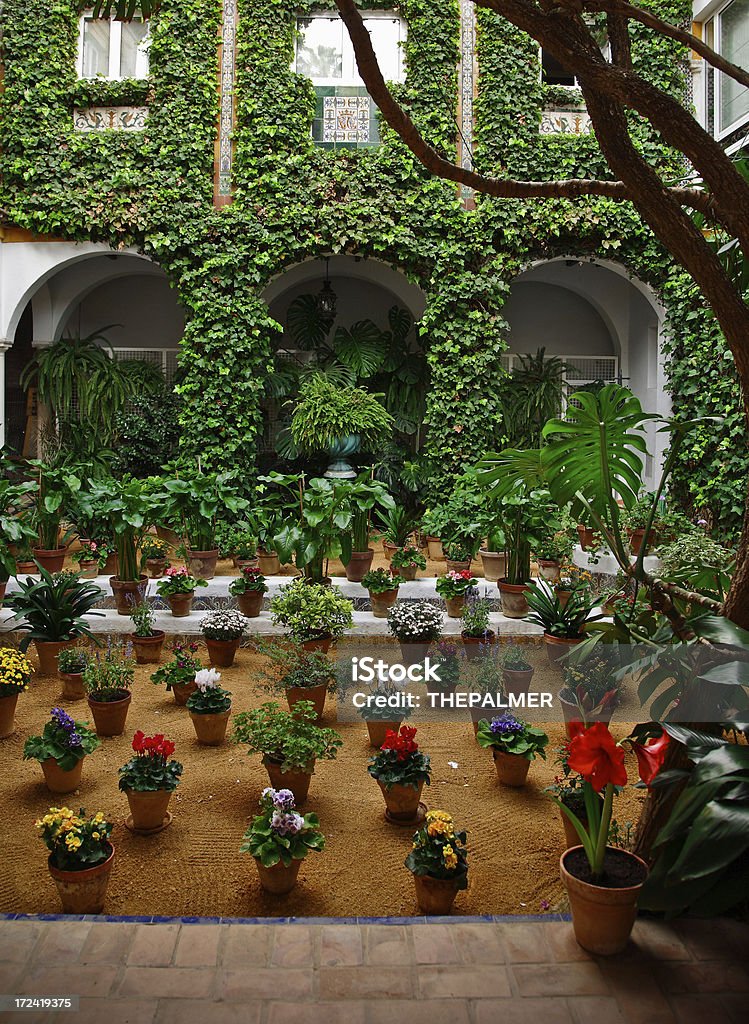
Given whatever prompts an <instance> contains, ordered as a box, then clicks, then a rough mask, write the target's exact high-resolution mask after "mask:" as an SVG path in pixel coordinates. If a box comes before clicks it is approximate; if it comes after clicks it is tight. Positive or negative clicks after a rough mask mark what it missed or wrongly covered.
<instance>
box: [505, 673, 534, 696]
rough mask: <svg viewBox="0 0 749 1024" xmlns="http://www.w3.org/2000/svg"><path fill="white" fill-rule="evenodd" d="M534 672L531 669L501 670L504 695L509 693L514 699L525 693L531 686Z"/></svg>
mask: <svg viewBox="0 0 749 1024" xmlns="http://www.w3.org/2000/svg"><path fill="white" fill-rule="evenodd" d="M534 671H535V670H534V669H532V668H527V669H518V668H504V669H502V682H503V683H504V687H505V693H507V694H510V693H511V694H512V695H513V696H515V697H519V696H520V694H521V693H527V692H528V687H529V686H530V685H531V679H532V678H533V672H534Z"/></svg>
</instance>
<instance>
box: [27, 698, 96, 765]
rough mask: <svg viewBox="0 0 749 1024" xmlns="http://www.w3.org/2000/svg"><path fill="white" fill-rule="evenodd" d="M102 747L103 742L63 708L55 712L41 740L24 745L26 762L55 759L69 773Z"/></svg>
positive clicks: (32, 739)
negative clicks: (83, 759) (87, 756)
mask: <svg viewBox="0 0 749 1024" xmlns="http://www.w3.org/2000/svg"><path fill="white" fill-rule="evenodd" d="M100 746H101V740H100V739H99V737H98V736H97V735H96V733H95V732H92V731H91V729H89V728H88V727H87V726H86V723H85V722H76V721H74V720H73V719H72V718H70V716H69V715H67V714H65V712H62V711H61V710H60V708H53V710H52V717H51V719H50V721H49V722H46V723H45V726H44V729H43V730H42V734H41V736H29V738H28V739H27V740H26V742H25V743H24V746H23V759H24V761H40V762H41V761H46V760H47V759H48V758H53V759H54V760H55V761H56V762H57V767H58V768H59V769H60V770H61V771H63V772H69V771H72V769H73V768H75V766H76V765H77V764H78V762H79V761H80V760H81V759H82V758H84V757H85V756H86V755H87V754H93V752H94V751H95V750H97V749H98V748H99V747H100Z"/></svg>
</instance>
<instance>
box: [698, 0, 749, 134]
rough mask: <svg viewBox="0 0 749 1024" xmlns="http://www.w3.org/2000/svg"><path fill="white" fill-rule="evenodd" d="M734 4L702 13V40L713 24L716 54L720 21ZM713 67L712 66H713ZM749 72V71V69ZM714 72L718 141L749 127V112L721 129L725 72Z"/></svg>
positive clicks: (714, 128) (709, 8)
mask: <svg viewBox="0 0 749 1024" xmlns="http://www.w3.org/2000/svg"><path fill="white" fill-rule="evenodd" d="M733 2H734V0H727V3H722V4H720V5H709V6H708V7H707V9H705V10H704V11H702V12H701V21H700V24H701V26H702V38H703V39H705V38H706V37H707V28H708V25H710V24H712V30H713V49H714V50H715V52H716V53H721V50H720V36H721V24H720V19H721V18H722V16H723V14H724V12H725V11H726V10H727V9H728V8H729V7H730V6H731V4H732V3H733ZM704 64H705V75H704V83H703V95H704V105H705V125H707V111H708V94H707V89H708V76H707V65H708V62H707V61H704ZM711 67H712V65H711ZM747 70H749V68H748V69H747ZM712 71H713V136H714V138H716V139H718V140H721V139H725V138H727V137H728V136H729V135H732V134H733V133H734V132H735V131H737V130H738V129H739V128H742V127H744V126H749V110H748V111H747V112H746V113H744V114H742V115H741V116H740V117H738V118H736V120H735V121H732V122H731V124H729V125H728V126H727V127H726V128H721V127H720V112H721V106H722V95H721V94H722V91H723V82H724V80H725V79H724V74H723V72H722V71H719V70H718V68H713V69H712Z"/></svg>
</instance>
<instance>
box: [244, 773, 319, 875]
mask: <svg viewBox="0 0 749 1024" xmlns="http://www.w3.org/2000/svg"><path fill="white" fill-rule="evenodd" d="M260 807H261V811H260V814H258V815H257V816H256V817H255V818H253V820H252V824H251V825H250V827H249V828H248V829H247V831H246V832H245V834H244V842H243V843H242V845H241V846H240V847H239V851H240V853H249V854H251V855H252V856H253V857H255V858H256V859H257V860H259V861H260V863H261V864H262V865H263V867H264V868H272V867H273V866H274V865H275V864H278V863H279V862H280V863H281V864H283V866H284V867H287V868H288V867H290V865H291V862H292V861H294V860H304V858H305V857H306V856H307V854H308V853H309V852H310V850H315V851H317V852H318V853H319V852H320V851H321V850H323V849H324V848H325V836H324V835H323V834H322V832H321V831H320V828H319V825H320V821H319V819H318V817H317V815H316V814H305V815H301V814H298V813H297V811H296V804H295V802H294V794H293V793H292V792H291V790H290V789H271V787H270V786H269V787H267V788H266V789H264V790H263V792H262V795H261V797H260Z"/></svg>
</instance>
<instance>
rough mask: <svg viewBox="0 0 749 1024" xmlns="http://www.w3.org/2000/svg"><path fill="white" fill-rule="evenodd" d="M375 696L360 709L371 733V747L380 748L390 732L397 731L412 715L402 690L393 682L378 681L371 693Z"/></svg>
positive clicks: (368, 731)
mask: <svg viewBox="0 0 749 1024" xmlns="http://www.w3.org/2000/svg"><path fill="white" fill-rule="evenodd" d="M371 696H372V697H373V698H374V699H373V700H371V701H369V702H368V703H367V704H365V705H364V707H362V708H361V709H360V710H359V714H360V715H361V717H362V718H363V719H364V721H365V723H366V726H367V733H368V734H369V745H370V747H376V748H377V750H379V749H380V747H381V746H382V744H383V743H384V742H385V737H386V736H387V734H388V733H389V732H394V733H397V732H398V730H399V729H400V727H401V723H402V721H403V719H404V718H410V717H411V713H412V712H411V708H410V707H409V706H408V705H406V704H404V701H403V699H402V695H401V692H400V690H397V689H396V688H395V687H394V686H393V685H392V684H389V683H382V682H380V683H378V684H377V687H376V688H375V690H374V691H373V692H372V693H371Z"/></svg>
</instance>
